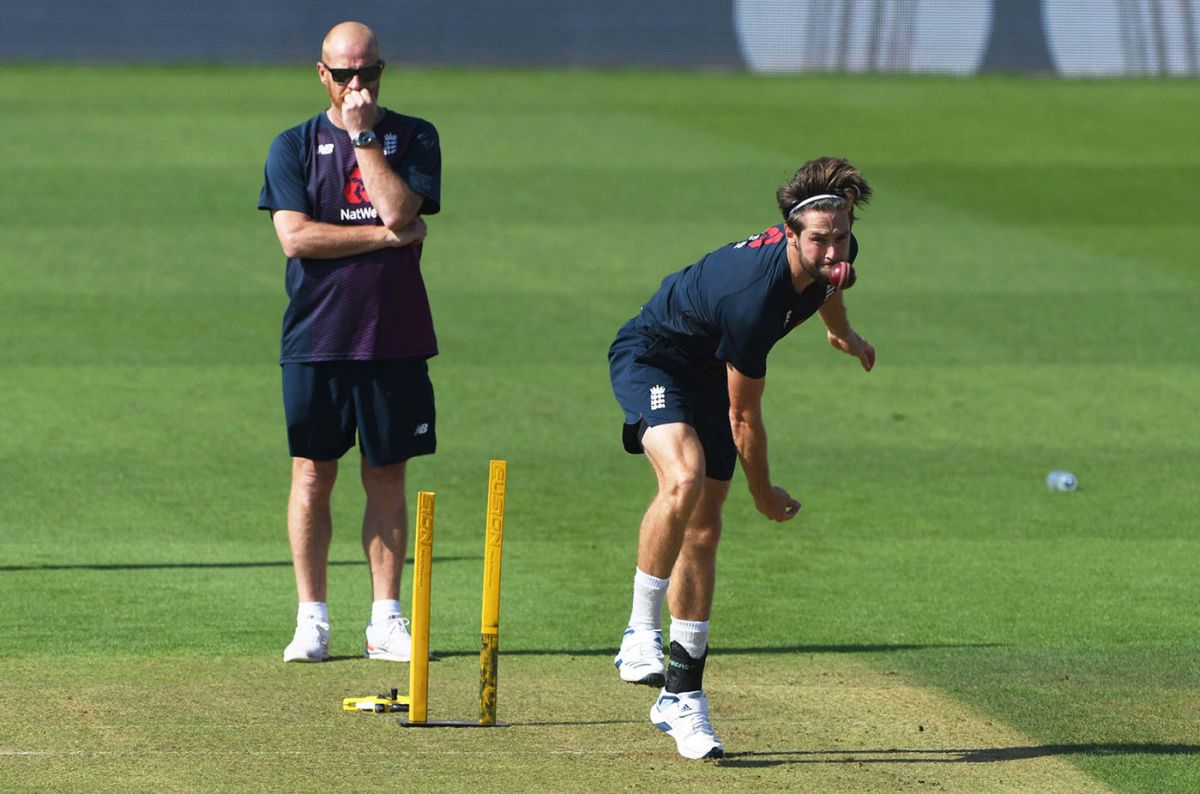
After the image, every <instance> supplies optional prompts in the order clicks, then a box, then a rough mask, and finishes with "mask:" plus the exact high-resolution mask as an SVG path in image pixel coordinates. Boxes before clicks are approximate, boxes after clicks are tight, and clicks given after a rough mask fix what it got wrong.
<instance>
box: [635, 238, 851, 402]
mask: <svg viewBox="0 0 1200 794" xmlns="http://www.w3.org/2000/svg"><path fill="white" fill-rule="evenodd" d="M785 240H786V237H785V235H784V231H783V224H779V225H778V226H772V227H771V228H769V229H767V230H766V231H764V232H761V233H760V234H756V235H754V236H753V237H750V238H748V239H745V240H742V241H741V242H737V243H731V244H729V245H727V246H725V247H723V248H719V249H717V250H716V251H713V252H712V253H710V254H708V255H707V256H705V257H703V258H702V259H701V260H700V261H699V262H696V263H695V264H692V265H688V266H687V267H685V268H684V269H683V270H680V271H678V272H676V273H672V274H671V275H669V276H667V277H666V278H665V279H663V282H662V286H660V287H659V288H658V291H657V292H655V293H654V295H653V296H652V297H651V298H650V300H649V301H647V302H646V305H644V306H643V307H642V311H641V313H640V314H639V315H638V316H637V317H634V318H633V319H632V320H630V321H629V322H628V323H626V325H625V328H624V329H622V332H623V333H629V332H633V333H636V334H638V335H640V336H641V337H642V338H643V342H644V344H645V351H644V355H643V356H640V357H639V360H641V361H644V362H645V363H648V364H651V365H654V366H659V367H662V368H664V369H668V370H672V371H680V372H691V373H693V374H695V375H697V376H700V377H703V378H719V379H721V380H724V379H725V362H728V363H729V364H731V365H733V367H734V369H736V370H737V371H738V372H740V373H742V374H743V375H745V376H747V377H750V378H762V377H764V376H766V374H767V354H768V353H769V352H771V348H772V347H773V346H774V345H775V343H776V342H778V341H779V340H780V339H782V338H783V337H784V336H785V335H787V333H788V332H789V331H791V330H792V329H793V328H795V327H796V326H797V325H799V324H800V323H802V322H804V321H805V320H807V319H808V318H809V317H811V316H812V315H813V314H814V313H815V312H816V311H817V309H819V308H820V307H821V306H822V305H823V304H824V303H825V301H827V300H829V298H830V297H832V296H833V293H834V292H835V291H836V289H835V288H834V287H833V285H831V284H828V283H827V282H824V281H815V282H813V283H812V284H810V285H809V286H808V287H806V288H805V289H804V291H803V292H801V293H800V294H797V293H796V290H795V289H794V288H793V287H792V272H791V268H790V267H789V266H788V261H787V245H786V243H785ZM857 256H858V241H857V240H855V239H854V236H853V235H851V237H850V261H854V259H855V258H856V257H857Z"/></svg>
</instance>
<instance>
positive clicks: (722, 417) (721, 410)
mask: <svg viewBox="0 0 1200 794" xmlns="http://www.w3.org/2000/svg"><path fill="white" fill-rule="evenodd" d="M646 357H647V356H646V348H645V345H644V344H643V343H641V342H639V341H636V340H633V339H629V338H627V337H622V336H618V337H617V341H615V342H613V345H612V347H611V348H609V351H608V372H609V377H610V378H611V380H612V388H613V394H614V395H616V398H617V403H618V404H619V405H620V406H621V410H622V411H624V412H625V426H624V427H623V428H622V431H621V440H622V442H623V444H624V446H625V451H626V452H629V453H631V454H633V455H640V454H642V453H643V452H644V451H645V450H643V449H642V435H643V434H644V433H645V432H646V428H647V427H656V426H658V425H666V424H672V423H674V422H682V423H684V424H686V425H690V426H691V427H692V429H694V430H695V431H696V435H697V436H699V437H700V444H701V446H703V447H704V474H705V476H707V477H710V478H711V479H714V480H722V481H725V482H728V481H729V480H732V479H733V470H734V468H735V467H736V466H737V447H736V446H735V445H734V443H733V430H732V429H731V428H730V426H729V387H728V385H727V384H726V381H725V380H724V379H721V380H715V379H711V378H695V377H689V376H687V375H685V374H679V373H673V372H671V371H668V370H665V369H662V368H660V367H656V366H654V365H653V364H650V363H647V362H646V361H645V358H646Z"/></svg>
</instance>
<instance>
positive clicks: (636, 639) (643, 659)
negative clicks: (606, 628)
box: [613, 627, 667, 687]
mask: <svg viewBox="0 0 1200 794" xmlns="http://www.w3.org/2000/svg"><path fill="white" fill-rule="evenodd" d="M613 664H614V665H615V666H616V668H617V671H618V672H620V674H621V680H622V681H628V682H629V683H631V684H645V685H646V686H652V687H662V686H664V685H665V684H666V683H667V668H666V665H664V664H663V647H662V631H659V630H657V629H635V628H632V627H631V628H627V629H625V633H624V634H623V635H622V636H621V650H620V651H619V652H618V653H617V658H616V659H613Z"/></svg>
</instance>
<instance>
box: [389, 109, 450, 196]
mask: <svg viewBox="0 0 1200 794" xmlns="http://www.w3.org/2000/svg"><path fill="white" fill-rule="evenodd" d="M396 172H397V174H399V176H400V178H401V179H403V180H404V182H405V184H407V185H408V186H409V188H411V189H412V190H415V191H417V192H418V193H420V194H421V195H422V196H424V197H425V203H424V204H422V205H421V214H422V215H434V214H436V213H438V212H439V211H440V210H441V208H442V150H441V144H440V142H439V140H438V132H437V129H436V128H435V127H434V126H433V125H432V124H430V123H429V122H428V121H424V120H418V122H417V129H416V130H415V131H414V132H413V137H412V141H411V143H410V144H409V145H408V148H407V149H405V151H404V154H403V156H402V157H401V158H400V164H399V166H398V167H397V169H396Z"/></svg>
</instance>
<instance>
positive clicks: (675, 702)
mask: <svg viewBox="0 0 1200 794" xmlns="http://www.w3.org/2000/svg"><path fill="white" fill-rule="evenodd" d="M650 721H651V722H653V723H654V726H655V727H656V728H658V729H659V730H660V731H662V732H663V733H665V734H667V735H668V736H671V737H673V738H674V739H675V746H676V747H677V748H678V749H679V754H680V755H682V756H683V757H684V758H721V757H722V756H724V755H725V745H723V744H721V740H720V739H719V738H718V737H717V733H716V731H714V730H713V726H712V723H711V722H709V720H708V698H707V697H705V695H704V692H703V691H700V690H697V691H696V692H679V693H674V692H668V691H667V690H665V689H664V690H663V691H662V692H661V693H659V695H658V700H656V701H654V705H653V706H651V707H650Z"/></svg>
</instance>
